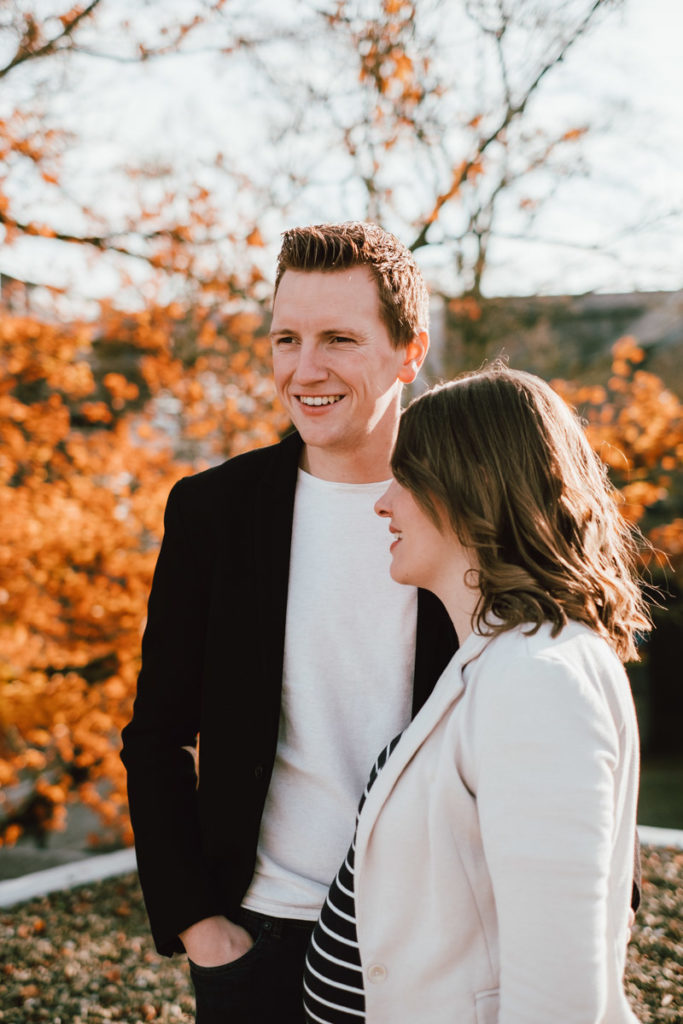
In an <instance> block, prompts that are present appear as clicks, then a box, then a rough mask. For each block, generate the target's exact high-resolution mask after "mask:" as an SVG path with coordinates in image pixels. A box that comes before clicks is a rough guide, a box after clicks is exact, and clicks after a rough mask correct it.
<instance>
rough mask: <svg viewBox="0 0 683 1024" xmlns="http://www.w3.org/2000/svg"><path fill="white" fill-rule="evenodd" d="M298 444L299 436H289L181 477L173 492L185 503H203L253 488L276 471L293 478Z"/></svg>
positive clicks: (296, 464)
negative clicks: (178, 494) (205, 500)
mask: <svg viewBox="0 0 683 1024" xmlns="http://www.w3.org/2000/svg"><path fill="white" fill-rule="evenodd" d="M301 443H302V442H301V438H300V437H299V435H298V434H296V433H292V434H288V435H287V437H285V438H284V439H283V440H282V441H280V442H278V443H277V444H272V445H268V446H267V447H265V448H256V449H254V450H252V451H249V452H243V453H242V454H240V455H235V456H233V458H231V459H228V460H227V461H226V462H222V463H221V464H220V465H218V466H212V467H211V468H210V469H205V470H202V471H201V472H200V473H194V474H193V475H192V476H186V477H183V478H182V479H181V480H180V481H179V482H178V484H176V487H175V490H176V491H182V492H183V493H184V495H185V496H187V499H188V500H202V499H204V498H218V497H219V496H220V495H221V494H223V493H226V492H231V491H232V490H233V489H234V488H235V487H241V488H248V487H250V486H255V485H257V484H259V483H260V482H261V481H263V480H264V479H267V478H269V477H270V476H271V474H272V473H274V472H275V471H277V470H281V471H282V472H283V473H284V474H285V475H289V472H291V475H292V477H293V478H294V477H295V475H296V468H297V466H298V461H299V453H300V451H301Z"/></svg>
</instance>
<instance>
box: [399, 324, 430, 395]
mask: <svg viewBox="0 0 683 1024" xmlns="http://www.w3.org/2000/svg"><path fill="white" fill-rule="evenodd" d="M428 351H429V335H428V334H427V332H426V331H420V333H419V334H416V335H415V336H414V338H413V340H412V341H410V342H408V344H407V345H406V347H405V349H404V358H403V365H402V366H401V369H400V370H399V372H398V379H399V380H400V381H401V382H402V383H403V384H412V383H413V381H414V380H415V378H416V377H417V375H418V373H419V372H420V367H421V366H422V364H423V363H424V361H425V356H426V355H427V352H428Z"/></svg>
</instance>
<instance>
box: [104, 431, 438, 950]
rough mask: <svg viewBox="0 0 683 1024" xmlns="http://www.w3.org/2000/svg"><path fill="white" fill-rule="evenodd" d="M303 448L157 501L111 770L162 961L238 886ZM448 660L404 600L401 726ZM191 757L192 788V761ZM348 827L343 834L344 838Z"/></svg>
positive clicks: (264, 768) (243, 881) (237, 467)
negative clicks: (159, 519) (124, 786)
mask: <svg viewBox="0 0 683 1024" xmlns="http://www.w3.org/2000/svg"><path fill="white" fill-rule="evenodd" d="M301 445H302V442H301V438H300V437H299V435H298V434H290V435H289V436H288V437H287V438H286V439H285V440H284V441H282V442H281V443H280V444H278V445H274V446H272V447H270V448H264V449H260V450H258V451H255V452H249V453H248V454H245V455H240V456H238V457H237V458H234V459H231V460H230V461H229V462H226V463H224V464H223V465H221V466H218V467H216V468H215V469H210V470H207V471H206V472H204V473H199V474H198V475H196V476H192V477H187V478H186V479H184V480H181V481H180V482H179V483H178V484H176V486H175V487H174V488H173V490H172V491H171V494H170V496H169V499H168V504H167V507H166V514H165V535H164V540H163V544H162V547H161V551H160V553H159V559H158V562H157V566H156V570H155V573H154V582H153V585H152V592H151V595H150V599H149V611H148V619H147V627H146V629H145V634H144V637H143V641H142V670H141V672H140V677H139V681H138V693H137V698H136V700H135V707H134V711H133V718H132V720H131V722H130V723H129V725H127V726H126V728H125V729H124V730H123V751H122V754H121V757H122V759H123V762H124V764H125V766H126V768H127V770H128V796H129V803H130V812H131V819H132V823H133V829H134V832H135V845H136V852H137V860H138V869H139V873H140V881H141V884H142V889H143V893H144V897H145V902H146V905H147V910H148V913H149V918H150V923H151V927H152V933H153V936H154V940H155V943H156V946H157V949H158V950H159V952H160V953H163V954H165V955H170V954H171V953H173V952H175V951H180V950H182V945H181V943H180V941H179V939H178V933H179V932H180V931H182V930H183V929H185V928H187V927H189V925H191V924H193V923H194V922H195V921H198V920H201V919H202V918H204V917H210V916H212V915H214V914H225V915H226V916H228V917H233V916H234V915H235V914H236V912H237V910H238V908H239V906H240V903H241V901H242V898H243V896H244V893H245V892H246V889H247V887H248V885H249V883H250V881H251V878H252V874H253V870H254V863H255V858H256V846H257V841H258V834H259V827H260V822H261V815H262V813H263V806H264V802H265V798H266V793H267V790H268V785H269V782H270V776H271V772H272V768H273V761H274V758H275V748H276V744H277V735H278V722H279V714H280V694H281V687H282V663H283V655H284V642H285V616H286V606H287V584H288V573H289V552H290V542H291V532H292V517H293V511H294V494H295V488H296V476H297V469H298V464H299V457H300V453H301ZM456 648H457V638H456V636H455V631H454V629H453V626H452V624H451V621H450V619H449V618H448V615H447V614H446V611H445V609H444V607H443V605H442V604H441V603H440V602H439V601H438V600H437V599H436V598H435V597H434V596H433V595H432V594H429V593H427V592H426V591H419V593H418V626H417V647H416V655H415V673H414V697H413V713H415V712H417V710H419V708H420V707H421V706H422V704H423V703H424V701H425V700H426V698H427V697H428V696H429V694H430V693H431V690H432V688H433V686H434V684H435V682H436V680H437V679H438V677H439V675H440V674H441V672H442V671H443V669H444V668H445V666H446V664H447V663H448V661H449V660H450V658H451V657H452V655H453V653H454V652H455V650H456ZM198 734H201V741H200V744H199V749H200V753H199V784H198V785H197V776H196V773H195V762H194V758H193V757H192V756H191V753H189V752H188V751H187V750H185V749H184V748H186V747H189V748H190V749H192V748H194V747H195V746H196V744H197V736H198ZM351 827H352V823H349V828H351Z"/></svg>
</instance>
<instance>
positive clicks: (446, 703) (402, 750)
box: [356, 633, 490, 867]
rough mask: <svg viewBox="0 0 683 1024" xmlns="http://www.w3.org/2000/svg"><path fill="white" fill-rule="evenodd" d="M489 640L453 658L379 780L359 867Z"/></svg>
mask: <svg viewBox="0 0 683 1024" xmlns="http://www.w3.org/2000/svg"><path fill="white" fill-rule="evenodd" d="M489 640H490V638H489V637H486V636H481V635H479V634H475V633H472V634H470V636H469V637H468V638H467V640H466V641H465V643H464V644H463V646H462V647H461V648H460V649H459V650H458V651H457V652H456V654H454V655H453V657H452V659H451V662H450V664H448V665H447V667H446V669H445V670H444V672H443V674H442V675H441V677H440V679H439V681H438V683H437V685H436V687H435V688H434V690H433V692H432V694H431V696H430V698H429V700H428V701H427V702H426V703H425V705H424V706H423V707H422V709H421V710H420V713H419V714H418V715H417V716H416V717H415V718H414V719H413V721H412V722H411V723H410V725H408V727H407V728H406V729H405V730H404V732H403V735H402V736H401V739H400V742H399V743H398V745H397V746H396V748H395V750H394V751H393V753H392V755H391V757H390V758H389V759H388V761H387V762H386V764H385V765H384V768H383V769H382V771H381V772H380V773H379V775H378V776H377V779H376V780H375V783H374V785H373V787H372V789H371V790H370V792H369V793H368V797H367V800H366V801H365V804H364V806H363V810H362V812H361V815H360V818H359V821H358V834H357V841H356V849H357V859H356V865H357V867H358V865H359V864H360V860H361V855H362V852H364V850H365V847H366V846H367V844H368V841H369V839H370V836H371V834H372V829H373V827H374V824H375V822H376V820H377V818H378V816H379V814H381V811H382V807H383V806H384V804H385V803H386V801H387V800H388V799H389V797H390V795H391V792H392V790H393V788H394V786H395V785H396V783H397V782H398V781H399V779H400V777H401V775H402V774H403V772H404V771H405V769H406V768H407V766H408V765H409V764H410V762H411V761H412V759H413V758H414V757H415V755H416V754H417V753H418V751H419V750H420V748H421V747H422V746H423V745H424V743H425V742H426V741H427V740H428V738H429V736H430V735H431V733H432V732H433V731H434V730H435V729H436V727H437V725H438V724H439V723H440V722H441V720H442V719H443V717H444V716H445V715H447V714H449V713H450V712H451V710H452V709H453V707H454V706H455V704H457V702H458V701H459V700H460V699H461V697H462V695H463V693H464V692H465V680H464V678H463V669H464V667H465V666H466V665H467V664H469V663H470V662H471V661H473V660H474V659H475V658H477V657H478V656H479V655H480V654H481V652H482V651H483V650H484V648H485V647H486V645H487V644H488V643H489Z"/></svg>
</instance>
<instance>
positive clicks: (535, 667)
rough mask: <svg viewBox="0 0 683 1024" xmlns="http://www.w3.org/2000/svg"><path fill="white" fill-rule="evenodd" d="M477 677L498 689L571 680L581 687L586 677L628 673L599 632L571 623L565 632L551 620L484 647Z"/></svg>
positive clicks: (507, 633) (522, 628)
mask: <svg viewBox="0 0 683 1024" xmlns="http://www.w3.org/2000/svg"><path fill="white" fill-rule="evenodd" d="M478 662H479V664H478V665H477V668H476V675H477V676H485V677H486V678H487V679H488V680H491V681H492V682H493V685H499V686H506V685H508V684H509V683H511V682H514V683H517V684H518V685H522V684H525V683H526V684H527V685H529V686H532V685H535V684H536V683H537V681H538V680H548V679H551V678H552V679H554V680H556V681H557V682H558V683H559V682H560V681H562V680H566V681H567V682H569V683H570V684H575V683H576V682H577V681H579V680H585V679H586V678H592V679H597V678H602V677H604V676H605V675H607V676H612V677H615V676H619V677H622V676H623V675H624V669H623V666H622V664H621V662H620V660H619V658H618V657H617V655H616V653H615V652H614V650H613V649H612V647H611V646H610V644H609V643H608V642H607V640H606V639H605V637H603V636H601V635H600V634H599V633H598V632H597V631H596V630H594V629H592V628H591V627H590V626H588V625H586V624H585V623H582V622H576V621H573V620H572V621H569V622H568V623H567V624H566V625H565V626H564V627H563V628H562V629H561V630H559V632H556V633H555V632H554V630H553V628H552V625H551V623H549V622H545V623H543V624H542V625H541V626H540V627H538V628H537V629H536V628H534V627H533V626H532V625H529V624H523V625H519V626H515V627H514V628H513V629H510V630H506V631H504V632H501V633H498V634H496V635H495V636H493V637H492V638H491V639H490V640H489V641H488V642H487V643H486V644H485V646H484V648H483V650H482V654H481V657H480V658H479V659H478Z"/></svg>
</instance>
